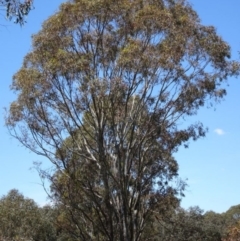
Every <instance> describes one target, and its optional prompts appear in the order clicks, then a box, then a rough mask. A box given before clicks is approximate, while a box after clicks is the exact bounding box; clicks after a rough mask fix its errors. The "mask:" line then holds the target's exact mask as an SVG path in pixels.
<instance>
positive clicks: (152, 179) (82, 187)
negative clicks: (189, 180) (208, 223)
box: [6, 0, 239, 241]
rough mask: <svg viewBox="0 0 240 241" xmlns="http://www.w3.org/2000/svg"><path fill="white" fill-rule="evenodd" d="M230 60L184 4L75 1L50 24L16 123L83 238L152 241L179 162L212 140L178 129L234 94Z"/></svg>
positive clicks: (21, 76) (24, 80)
mask: <svg viewBox="0 0 240 241" xmlns="http://www.w3.org/2000/svg"><path fill="white" fill-rule="evenodd" d="M228 58H230V47H229V46H228V45H227V43H226V42H224V41H223V40H222V39H221V37H219V36H218V35H217V34H216V31H215V29H214V28H213V27H208V26H203V25H201V24H200V21H199V19H198V16H197V14H196V12H195V11H194V10H193V9H192V8H191V6H190V5H189V4H188V3H187V2H186V1H177V0H162V1H159V0H152V1H142V0H134V1H125V0H117V1H116V0H114V1H113V0H99V1H88V0H75V1H70V2H67V3H65V4H63V5H61V8H60V11H59V12H58V13H56V14H55V15H53V16H52V17H51V18H49V19H48V20H47V21H46V22H45V23H44V25H43V29H42V30H41V31H40V32H39V33H38V34H37V35H35V36H34V37H33V50H32V51H31V52H30V53H29V54H28V55H27V56H26V57H25V60H24V63H23V67H22V68H21V69H20V70H19V72H18V73H17V74H16V75H15V76H14V80H13V84H12V89H13V90H14V91H16V92H17V93H18V98H17V100H16V101H15V102H13V103H12V104H11V107H10V110H9V115H8V117H7V119H6V124H7V126H8V128H9V130H10V133H11V134H12V135H13V136H14V137H16V138H17V139H18V140H19V141H20V142H21V143H22V144H23V145H25V146H26V147H27V148H29V149H30V150H32V151H33V152H35V153H37V154H39V155H43V156H45V157H47V158H48V159H49V160H50V161H51V162H52V163H53V165H54V167H55V169H54V170H53V172H52V173H47V172H44V171H42V172H41V175H43V176H44V177H46V178H48V179H49V180H50V181H51V182H52V184H53V187H54V185H55V187H57V192H56V193H57V194H59V195H58V197H59V198H58V200H59V202H60V203H62V208H64V209H65V212H66V217H67V218H69V217H70V218H71V219H69V223H70V224H74V225H75V228H76V229H77V232H75V233H74V234H73V235H75V238H76V239H78V240H79V239H80V240H124V241H126V240H129V241H130V240H131V241H133V240H134V241H135V240H146V230H148V229H147V226H148V225H149V224H150V223H151V222H153V220H156V219H157V218H158V219H160V218H161V217H162V216H163V213H164V212H163V210H164V208H166V209H169V208H170V207H171V205H173V206H174V205H175V203H176V202H175V200H176V199H174V198H171V197H174V196H175V197H178V195H179V194H181V191H182V188H183V187H184V185H180V186H176V185H174V181H175V180H176V177H177V176H178V165H177V162H176V160H175V159H174V158H173V155H172V154H173V153H174V152H176V151H177V149H178V147H179V146H180V145H183V144H184V145H187V144H188V141H189V140H190V139H193V140H196V139H198V138H199V137H201V136H204V135H205V130H204V128H203V127H202V124H201V123H193V124H189V125H188V126H183V125H180V123H181V122H182V121H183V120H184V118H186V117H187V116H189V115H193V114H196V113H197V110H198V109H199V108H200V107H201V106H203V105H204V104H205V103H207V104H212V103H213V102H214V101H218V100H220V99H221V98H222V97H223V96H224V95H225V93H226V91H225V90H224V89H223V88H222V87H221V83H222V82H223V81H224V80H225V79H227V77H229V76H232V75H235V74H238V70H239V64H238V63H236V62H234V61H230V60H228ZM59 183H63V184H64V185H63V187H62V189H63V190H61V185H59ZM180 183H181V182H180ZM66 197H67V198H66ZM68 197H70V199H69V200H71V201H70V202H69V203H66V202H64V201H65V200H67V199H68ZM169 197H170V198H169ZM164 200H169V201H170V203H168V205H166V206H165V204H164V203H165V202H164ZM68 214H71V215H68ZM153 215H154V217H155V219H153ZM76 217H77V220H76ZM155 238H156V237H151V240H154V239H155Z"/></svg>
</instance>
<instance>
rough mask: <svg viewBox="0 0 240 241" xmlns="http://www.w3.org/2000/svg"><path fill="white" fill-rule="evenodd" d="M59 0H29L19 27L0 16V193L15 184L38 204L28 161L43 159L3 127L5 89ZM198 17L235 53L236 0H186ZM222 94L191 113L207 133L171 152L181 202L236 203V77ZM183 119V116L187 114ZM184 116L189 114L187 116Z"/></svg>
mask: <svg viewBox="0 0 240 241" xmlns="http://www.w3.org/2000/svg"><path fill="white" fill-rule="evenodd" d="M61 2H63V1H61V0H54V1H48V3H47V4H46V3H43V2H42V1H40V0H35V10H34V11H32V12H31V14H30V15H29V17H28V19H27V21H28V23H27V24H26V25H25V26H23V27H22V28H21V27H19V26H16V25H14V24H13V23H10V22H7V21H5V20H4V17H3V16H2V17H0V23H1V26H0V34H1V39H0V53H1V55H0V70H1V88H0V110H1V111H0V148H1V154H0V167H1V168H0V196H1V195H5V194H7V192H8V191H9V190H10V189H12V188H17V189H18V190H19V191H20V192H22V193H23V194H24V195H26V196H28V197H30V198H33V199H34V200H35V201H36V202H38V203H39V204H41V205H42V204H44V203H46V202H47V200H46V194H45V192H44V190H43V188H42V186H41V185H40V184H41V182H40V179H39V177H38V174H37V172H36V171H34V170H31V169H30V168H31V167H32V166H33V164H32V163H33V161H42V162H43V163H46V164H47V163H48V161H47V160H45V159H43V158H41V157H38V156H36V155H34V154H32V153H30V152H29V151H28V150H27V149H26V148H24V147H22V146H21V145H20V144H19V143H18V142H17V141H16V140H14V139H13V138H11V137H10V136H9V134H8V132H7V129H6V128H5V127H4V107H7V106H8V105H9V103H10V102H11V101H12V100H14V94H13V93H12V92H11V91H10V89H9V86H10V84H11V80H12V75H13V74H14V73H15V72H16V71H17V70H18V69H19V68H20V67H21V64H22V61H23V57H24V56H25V55H26V53H27V52H28V51H30V50H31V35H32V34H34V33H37V32H38V31H39V30H40V28H41V23H42V22H43V21H44V20H45V19H47V17H48V16H50V15H51V14H53V13H54V12H56V11H57V9H58V6H59V4H60V3H61ZM190 3H191V4H192V5H193V8H194V9H195V10H196V11H197V12H198V14H199V16H200V19H201V20H202V23H203V24H205V25H213V26H215V27H216V28H217V32H218V34H219V35H220V36H222V37H223V39H224V40H225V41H227V42H228V43H229V44H230V46H231V49H232V57H233V58H235V59H239V54H238V51H240V15H239V9H240V1H239V0H231V1H227V0H211V1H202V0H190ZM3 15H4V14H3ZM228 83H229V87H228V88H227V92H228V94H227V96H226V97H225V100H224V101H222V102H221V103H220V104H219V105H217V106H216V110H214V109H213V108H210V109H208V108H204V109H202V110H200V112H199V114H198V115H197V116H196V117H194V118H193V119H194V120H196V121H202V122H203V123H204V125H205V126H206V127H208V128H209V131H208V133H207V136H206V137H205V138H203V139H201V140H198V141H197V142H194V143H191V144H190V147H189V148H188V149H184V148H180V150H179V152H178V153H176V155H175V156H176V159H177V160H178V162H179V166H180V171H179V176H180V177H182V178H183V179H188V185H189V186H188V187H187V190H186V192H185V194H186V197H185V198H184V199H183V201H182V206H183V207H184V208H188V207H189V206H195V205H198V206H200V208H202V209H204V210H205V211H207V210H213V211H216V212H224V211H226V210H227V209H228V208H229V207H230V206H232V205H237V204H240V190H239V184H240V135H239V134H240V133H239V129H240V79H239V80H237V79H234V78H232V79H229V82H228ZM187 121H188V120H187ZM189 121H190V120H189Z"/></svg>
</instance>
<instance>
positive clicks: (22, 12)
mask: <svg viewBox="0 0 240 241" xmlns="http://www.w3.org/2000/svg"><path fill="white" fill-rule="evenodd" d="M32 4H33V0H24V2H22V1H21V0H0V6H1V7H2V8H5V10H6V17H7V18H8V19H10V20H11V19H14V22H15V23H19V24H20V25H23V24H24V23H25V17H26V15H28V13H29V12H30V10H31V9H32Z"/></svg>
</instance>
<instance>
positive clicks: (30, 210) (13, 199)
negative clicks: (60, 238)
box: [0, 189, 57, 241]
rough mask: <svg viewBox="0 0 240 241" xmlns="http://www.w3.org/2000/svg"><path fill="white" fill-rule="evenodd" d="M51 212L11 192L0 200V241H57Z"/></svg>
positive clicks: (13, 191)
mask: <svg viewBox="0 0 240 241" xmlns="http://www.w3.org/2000/svg"><path fill="white" fill-rule="evenodd" d="M50 211H51V208H50V209H49V208H47V207H44V208H39V207H38V206H37V204H36V203H35V202H34V201H33V200H31V199H28V198H25V197H24V196H23V195H22V194H20V193H19V192H18V191H17V190H15V189H13V190H11V191H9V193H8V194H7V195H6V196H3V197H2V198H1V199H0V223H1V225H0V239H1V240H9V241H10V240H11V241H20V240H25V241H27V240H33V241H37V240H49V241H56V240H57V239H56V230H55V227H54V226H53V218H52V217H51V216H50Z"/></svg>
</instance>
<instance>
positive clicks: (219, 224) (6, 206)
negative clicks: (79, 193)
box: [0, 189, 240, 241]
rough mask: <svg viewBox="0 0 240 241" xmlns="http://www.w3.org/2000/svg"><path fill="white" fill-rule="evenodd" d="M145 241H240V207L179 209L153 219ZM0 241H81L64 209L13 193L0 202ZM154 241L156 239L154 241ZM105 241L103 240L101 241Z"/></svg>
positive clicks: (12, 191)
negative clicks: (41, 203) (218, 209)
mask: <svg viewBox="0 0 240 241" xmlns="http://www.w3.org/2000/svg"><path fill="white" fill-rule="evenodd" d="M153 219H155V221H154V220H152V222H151V224H149V225H148V227H147V228H146V231H145V235H146V236H145V239H144V240H155V241H160V240H161V241H164V240H166V241H171V240H174V241H186V240H189V241H196V240H199V241H200V240H206V241H207V240H209V241H232V240H234V241H237V240H239V239H240V205H236V206H232V207H230V208H229V209H228V210H227V211H226V212H224V213H221V214H219V213H216V212H213V211H207V212H205V213H204V211H203V210H201V209H200V208H199V207H197V206H196V207H191V208H189V209H187V210H185V209H183V208H181V207H180V206H179V205H178V206H177V207H176V208H174V209H171V210H168V211H167V212H166V214H165V215H164V216H162V217H161V219H160V218H159V217H158V216H155V217H153ZM0 223H1V225H0V240H5V241H8V240H9V241H20V240H22V241H27V240H32V241H39V240H48V241H70V240H71V241H72V240H79V239H78V237H77V236H74V233H77V226H75V225H72V222H71V221H70V220H69V217H68V216H67V214H66V212H65V210H64V209H62V207H61V205H59V204H53V205H46V206H43V207H39V206H38V205H37V204H36V202H34V201H33V200H32V199H29V198H27V197H24V196H23V195H22V194H21V193H20V192H19V191H18V190H16V189H13V190H10V191H9V192H8V194H7V195H5V196H2V197H1V199H0ZM153 237H154V238H153ZM99 240H104V239H99Z"/></svg>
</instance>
